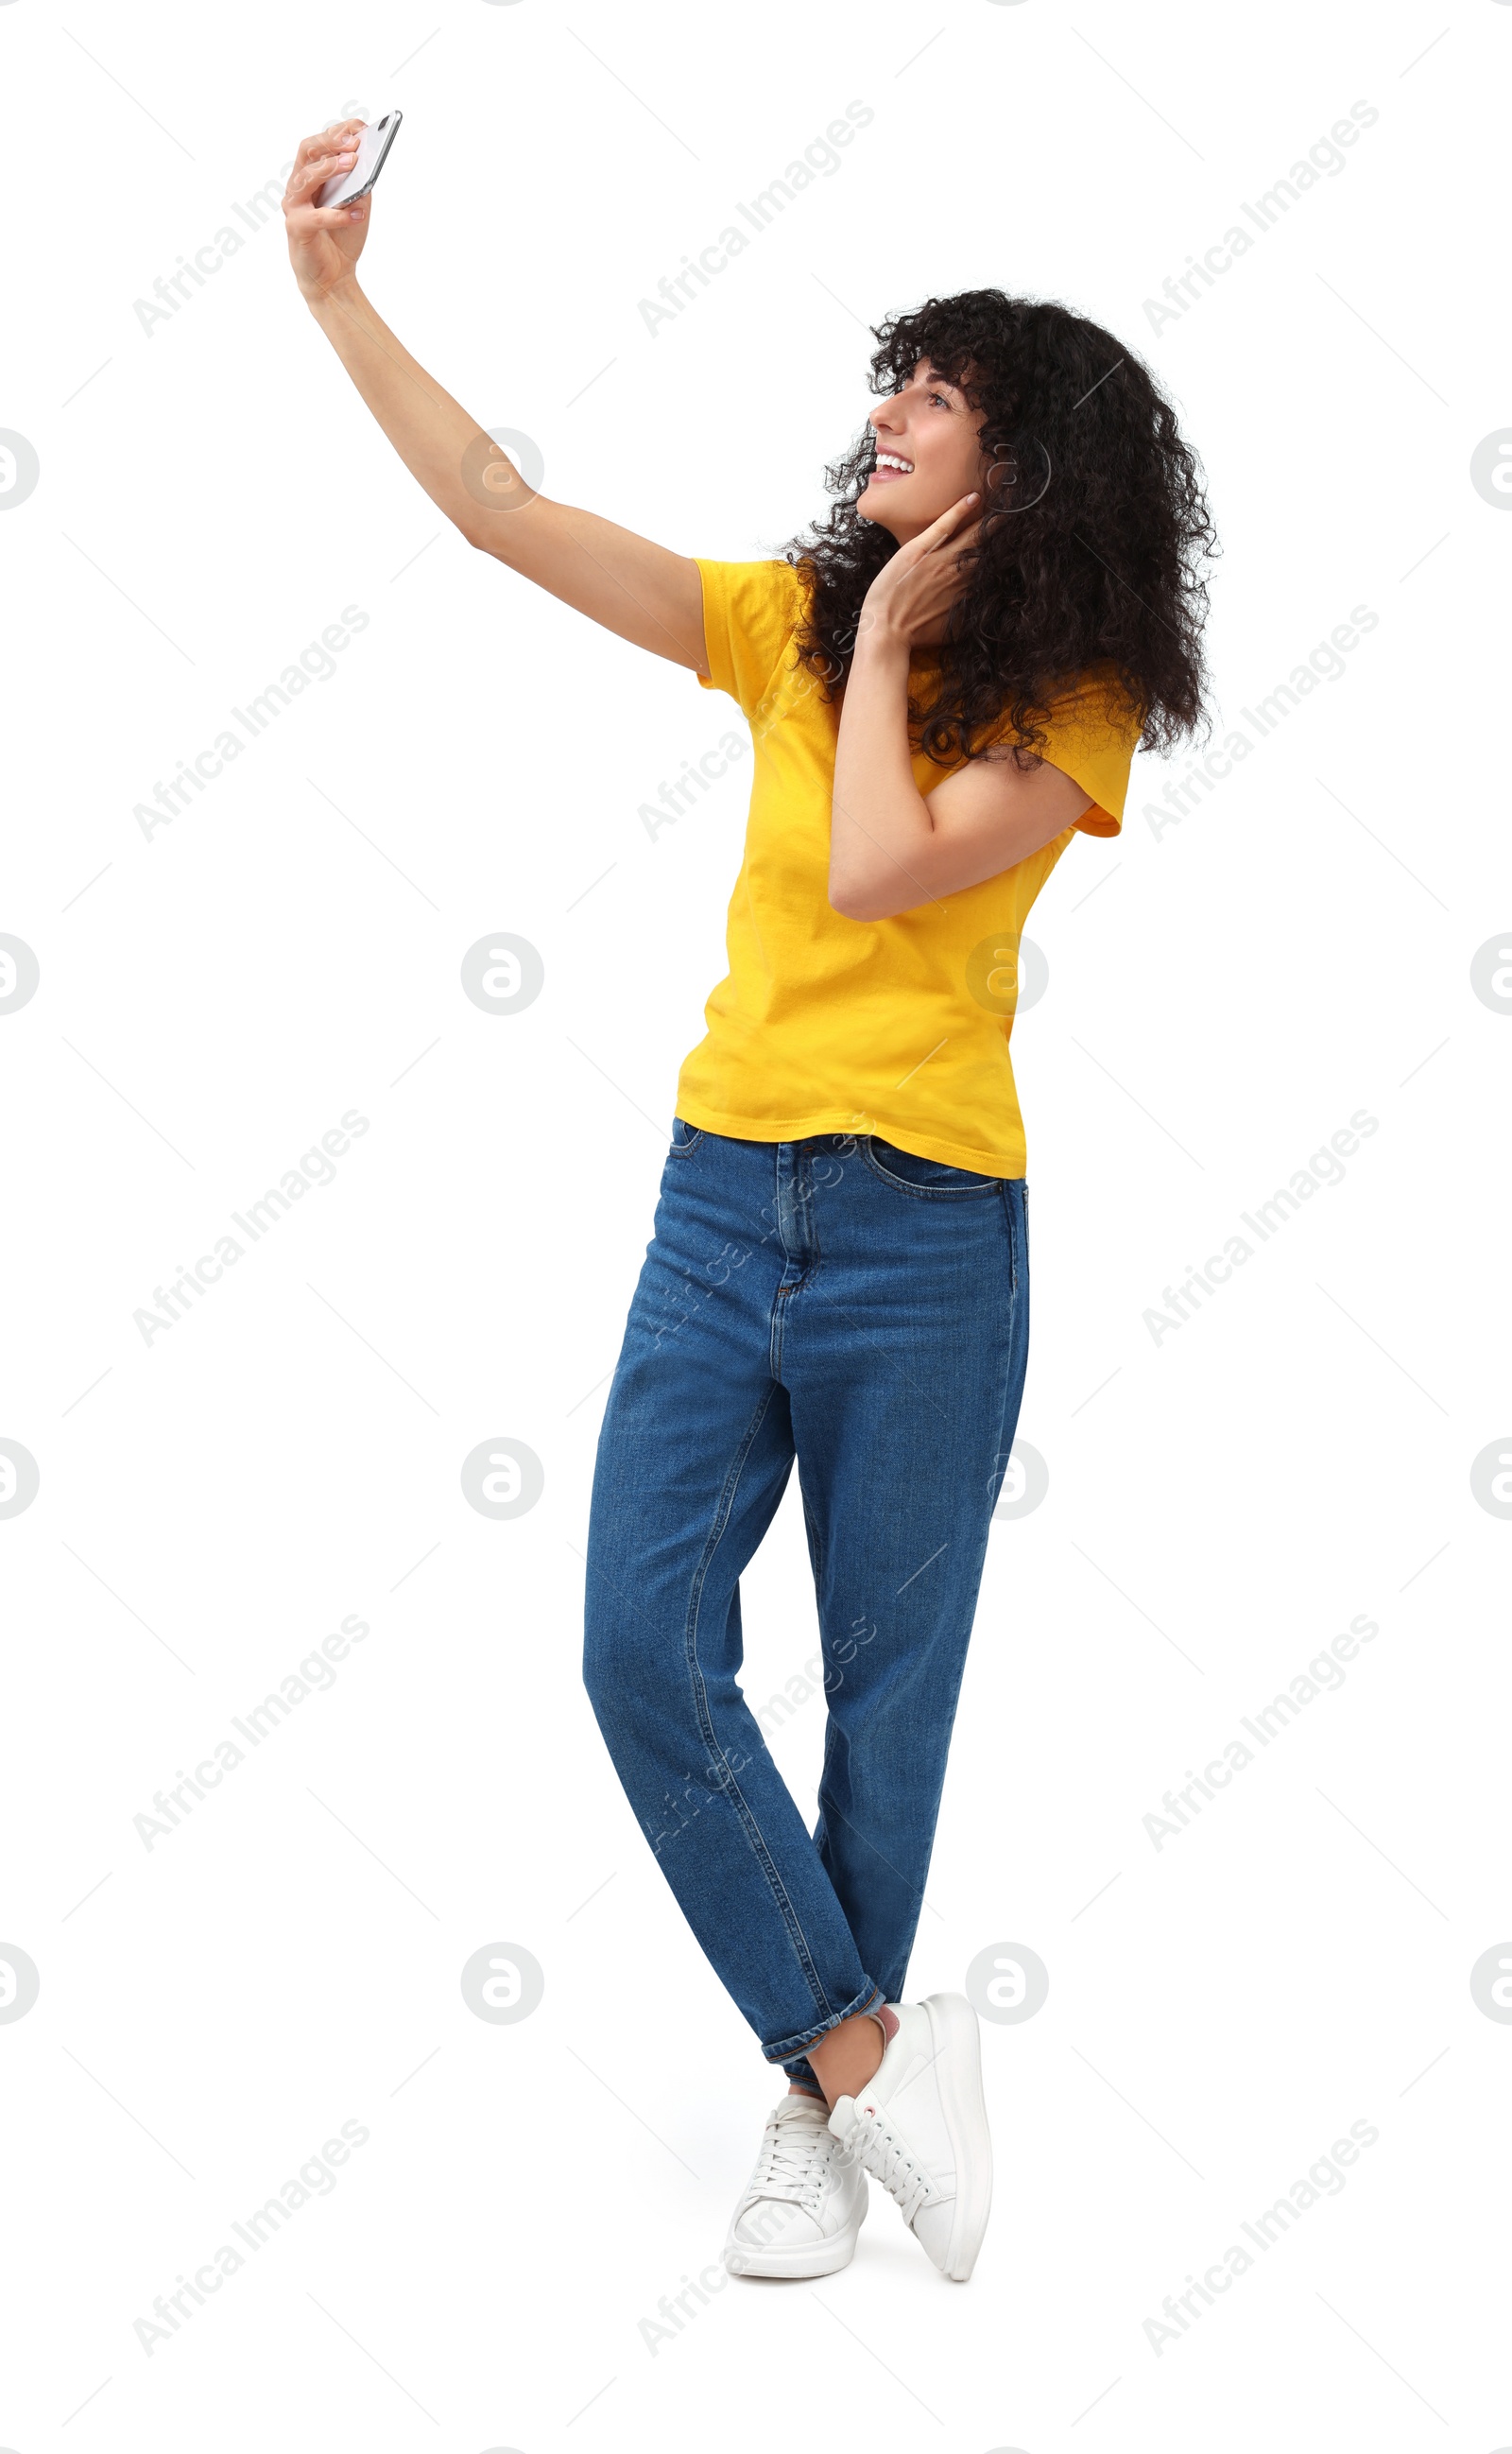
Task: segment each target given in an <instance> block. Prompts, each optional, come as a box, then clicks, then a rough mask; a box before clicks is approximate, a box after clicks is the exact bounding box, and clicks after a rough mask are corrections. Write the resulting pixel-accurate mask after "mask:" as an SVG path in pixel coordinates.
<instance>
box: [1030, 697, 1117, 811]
mask: <svg viewBox="0 0 1512 2454" xmlns="http://www.w3.org/2000/svg"><path fill="white" fill-rule="evenodd" d="M1141 731H1142V727H1141V724H1140V721H1139V717H1138V715H1137V714H1135V712H1134V710H1133V709H1132V708H1131V707H1130V706H1129V703H1128V701H1127V699H1126V698H1125V697H1124V694H1123V693H1122V692H1120V691H1119V690H1118V689H1117V688H1116V687H1115V686H1114V685H1112V684H1111V683H1108V682H1104V681H1100V680H1097V679H1094V678H1091V677H1088V678H1087V679H1085V680H1084V681H1083V682H1081V683H1079V684H1078V686H1077V688H1076V689H1075V690H1073V691H1068V692H1066V693H1065V694H1064V696H1062V697H1060V698H1057V699H1054V700H1052V701H1051V703H1050V706H1049V709H1048V711H1047V712H1046V714H1045V715H1044V741H1043V742H1042V743H1041V744H1040V745H1039V746H1040V754H1041V755H1042V756H1043V757H1044V758H1045V759H1047V760H1048V761H1049V763H1050V765H1051V766H1052V767H1059V768H1060V769H1061V771H1062V773H1063V774H1066V775H1069V776H1070V777H1071V779H1072V781H1073V782H1074V783H1077V784H1080V785H1081V787H1082V790H1083V791H1084V793H1090V794H1091V795H1092V807H1091V808H1090V809H1089V810H1084V812H1083V814H1082V815H1081V816H1080V817H1079V818H1077V819H1076V820H1075V821H1074V824H1075V826H1076V827H1078V828H1080V830H1081V832H1082V834H1083V835H1118V834H1119V833H1120V832H1121V831H1122V829H1123V825H1124V801H1125V799H1126V798H1127V795H1128V779H1129V768H1130V765H1131V763H1132V761H1133V757H1134V753H1135V751H1136V749H1137V748H1138V747H1139V738H1140V734H1141Z"/></svg>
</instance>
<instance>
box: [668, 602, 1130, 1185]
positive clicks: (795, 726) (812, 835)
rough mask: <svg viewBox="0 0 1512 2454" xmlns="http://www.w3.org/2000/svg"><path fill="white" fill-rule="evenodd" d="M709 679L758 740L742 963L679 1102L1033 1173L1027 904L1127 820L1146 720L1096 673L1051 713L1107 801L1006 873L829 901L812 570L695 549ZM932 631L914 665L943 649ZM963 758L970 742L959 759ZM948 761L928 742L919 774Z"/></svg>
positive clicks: (743, 1121) (729, 1122)
mask: <svg viewBox="0 0 1512 2454" xmlns="http://www.w3.org/2000/svg"><path fill="white" fill-rule="evenodd" d="M698 568H699V572H700V574H701V576H702V579H703V584H704V637H705V642H706V656H707V662H708V676H707V679H705V677H704V675H703V674H700V675H699V676H698V678H699V680H700V682H701V683H702V684H703V686H704V688H705V689H706V690H721V691H727V692H728V694H729V695H730V697H731V698H733V699H734V700H735V701H736V702H737V704H738V705H739V707H740V709H741V711H742V713H743V714H745V716H746V719H747V721H748V722H749V725H750V731H751V742H752V746H753V749H754V751H755V760H756V765H755V774H754V777H753V779H752V783H751V797H750V813H749V815H748V817H747V819H746V854H745V858H744V860H743V861H742V863H741V871H740V875H739V877H738V878H737V879H736V881H735V892H734V894H733V895H732V896H731V898H730V906H729V918H728V926H727V932H726V948H727V952H728V957H729V972H728V976H726V978H725V979H723V980H722V981H721V982H720V984H719V986H718V988H717V989H715V991H714V993H713V995H712V996H711V997H710V998H709V1000H708V1003H707V1005H706V1007H705V1009H704V1016H705V1020H706V1023H707V1025H708V1030H707V1034H706V1037H705V1038H704V1039H702V1040H701V1041H700V1043H699V1045H698V1046H697V1047H696V1048H695V1049H694V1050H693V1051H692V1054H691V1055H690V1056H688V1057H687V1059H686V1062H685V1064H684V1066H683V1070H682V1073H681V1075H680V1076H679V1079H678V1089H677V1113H678V1115H679V1116H685V1117H686V1119H687V1121H688V1123H689V1124H690V1125H700V1126H702V1127H703V1128H704V1129H705V1131H706V1132H708V1133H715V1134H728V1135H730V1136H733V1137H734V1139H736V1140H737V1141H797V1140H800V1139H802V1138H803V1136H806V1135H807V1134H824V1133H857V1134H868V1133H874V1134H876V1135H878V1136H880V1137H881V1138H882V1139H883V1140H884V1141H889V1142H893V1143H895V1144H896V1145H897V1147H898V1148H899V1149H900V1150H906V1151H912V1152H913V1153H915V1155H916V1156H917V1157H922V1158H933V1159H940V1160H943V1161H944V1162H945V1163H946V1164H947V1165H950V1166H955V1167H965V1168H971V1169H974V1170H975V1171H976V1172H977V1173H978V1174H979V1175H983V1176H1002V1177H1016V1176H1023V1175H1024V1174H1025V1145H1024V1124H1023V1120H1022V1118H1021V1116H1020V1114H1019V1101H1018V1094H1017V1092H1016V1090H1015V1088H1014V1081H1013V1064H1012V1059H1011V1058H1010V1056H1009V1054H1008V1036H1009V1034H1010V1032H1011V1031H1012V1028H1013V1010H1014V1005H1015V1002H1016V999H1017V994H1018V971H1017V965H1018V947H1019V939H1020V935H1021V934H1022V932H1023V928H1024V923H1025V917H1026V916H1027V914H1028V910H1029V906H1030V905H1031V904H1032V902H1033V901H1034V898H1035V896H1036V895H1038V893H1039V891H1040V889H1041V887H1042V886H1043V885H1044V881H1045V879H1046V878H1047V877H1048V876H1049V875H1050V872H1051V870H1052V869H1053V868H1054V867H1055V864H1056V862H1057V861H1058V860H1059V859H1060V857H1061V855H1062V853H1063V852H1064V850H1065V847H1066V845H1067V844H1068V843H1069V842H1070V840H1071V837H1072V835H1074V834H1075V833H1076V832H1077V830H1078V829H1080V830H1081V831H1082V832H1083V833H1084V834H1085V835H1117V834H1118V832H1119V830H1120V827H1121V826H1122V824H1123V815H1124V794H1125V792H1126V791H1127V788H1128V774H1129V761H1130V758H1131V756H1132V754H1133V751H1134V747H1135V744H1136V742H1137V741H1138V738H1139V732H1140V727H1139V724H1138V722H1137V721H1136V720H1135V718H1134V716H1133V715H1132V714H1131V713H1130V712H1129V711H1128V710H1127V708H1126V703H1124V702H1123V701H1121V700H1119V699H1118V698H1117V697H1116V696H1114V695H1112V694H1110V693H1109V691H1108V689H1107V688H1106V687H1105V686H1104V685H1103V684H1100V683H1099V682H1097V681H1095V680H1093V679H1091V678H1089V677H1086V676H1084V677H1083V680H1082V681H1081V682H1080V683H1079V685H1078V687H1077V689H1076V690H1075V691H1073V692H1072V693H1070V694H1067V695H1066V696H1065V697H1064V698H1063V699H1058V700H1057V701H1056V703H1055V705H1054V706H1053V707H1052V709H1051V710H1050V713H1049V714H1048V715H1047V716H1046V717H1045V718H1044V728H1045V736H1046V737H1045V740H1044V744H1043V750H1044V755H1045V757H1046V758H1048V759H1049V760H1050V762H1051V763H1052V764H1053V765H1055V766H1057V767H1060V768H1063V769H1064V772H1065V773H1066V774H1068V775H1070V776H1072V777H1073V778H1074V779H1075V781H1076V782H1077V783H1079V784H1080V785H1081V786H1082V788H1083V790H1084V792H1087V793H1089V794H1090V795H1091V796H1092V802H1093V807H1092V808H1091V809H1089V810H1087V811H1086V812H1085V813H1084V815H1082V816H1081V817H1080V818H1078V819H1077V821H1076V825H1075V826H1074V827H1067V828H1066V829H1065V830H1064V833H1062V834H1061V835H1057V836H1056V837H1055V838H1054V840H1053V841H1052V842H1050V843H1047V844H1045V845H1044V848H1043V849H1042V850H1041V851H1039V852H1037V853H1033V854H1031V855H1030V856H1029V858H1028V859H1027V860H1021V861H1020V862H1018V863H1017V865H1016V866H1015V867H1014V868H1012V869H1007V870H1005V871H1004V872H1003V874H1002V875H1001V876H998V877H991V878H987V879H985V881H984V883H983V884H981V885H980V886H972V887H967V888H965V890H964V891H963V892H962V893H960V894H957V895H950V896H948V897H947V898H944V899H943V900H942V902H931V903H923V904H921V905H920V907H919V909H918V910H917V911H913V912H900V913H898V914H896V915H894V916H893V917H892V918H891V919H887V920H847V919H846V918H844V917H843V915H841V914H840V913H838V912H836V911H835V910H834V909H833V907H832V906H831V904H830V901H829V821H830V802H831V795H832V794H833V790H834V781H835V744H836V738H837V735H838V732H839V725H840V709H839V706H838V705H826V702H825V698H824V695H823V693H822V689H821V685H820V683H819V680H818V677H817V676H816V675H815V674H813V673H812V672H811V671H810V670H809V668H808V667H807V666H806V665H804V664H802V663H800V662H799V660H798V657H797V654H796V651H795V649H794V648H793V645H792V639H793V633H794V630H795V628H796V626H797V623H798V620H799V618H800V615H801V613H802V609H803V591H804V582H803V580H802V578H801V577H800V574H799V573H798V572H797V571H796V570H795V569H794V568H793V566H792V565H791V564H789V563H786V562H706V561H703V560H700V561H699V565H698ZM930 661H931V659H930V652H928V651H923V652H918V651H916V653H915V656H914V659H913V670H914V672H915V674H916V675H923V674H925V673H926V672H927V670H928V669H929V664H930ZM957 763H958V764H959V763H960V762H957ZM951 772H952V770H950V769H949V768H944V767H941V766H938V765H936V763H935V762H934V761H933V760H932V759H930V758H928V757H926V756H925V755H924V754H923V753H920V754H916V755H915V757H914V761H913V773H914V781H915V782H916V784H917V785H918V787H919V790H920V792H921V793H925V794H926V793H928V792H930V791H931V790H932V789H933V788H934V786H935V785H937V784H940V783H942V782H943V781H944V780H945V775H946V774H949V773H951Z"/></svg>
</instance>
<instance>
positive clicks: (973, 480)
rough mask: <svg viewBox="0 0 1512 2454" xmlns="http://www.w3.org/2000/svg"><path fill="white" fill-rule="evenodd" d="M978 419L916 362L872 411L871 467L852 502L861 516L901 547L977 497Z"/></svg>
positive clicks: (980, 413) (953, 390) (980, 414)
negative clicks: (873, 455) (874, 442)
mask: <svg viewBox="0 0 1512 2454" xmlns="http://www.w3.org/2000/svg"><path fill="white" fill-rule="evenodd" d="M985 416H986V412H985V410H978V409H969V408H968V407H967V406H966V400H965V393H964V392H961V391H960V390H959V389H958V388H957V386H956V385H954V384H950V383H945V382H943V381H942V380H941V378H940V377H939V376H937V375H936V373H935V372H934V369H933V367H932V366H931V365H930V363H929V360H928V359H927V358H921V359H920V360H919V363H918V365H917V366H916V367H915V368H914V371H913V373H912V375H911V376H910V377H909V380H908V381H907V383H905V385H904V386H903V387H902V389H901V390H900V391H898V392H893V393H892V394H891V395H890V396H889V397H888V398H887V399H886V400H880V401H879V402H878V403H877V406H876V408H875V409H874V410H873V411H872V412H871V415H870V418H869V421H868V423H869V424H870V425H871V426H872V427H873V428H874V429H875V431H876V436H877V465H876V467H875V469H874V470H873V471H872V473H871V475H870V476H869V477H868V478H867V480H866V483H865V486H864V487H863V489H862V492H861V494H860V496H859V498H858V500H857V503H856V509H857V511H858V512H859V513H860V514H861V517H862V518H863V519H864V520H875V521H876V522H877V525H878V526H879V528H885V529H886V530H887V531H888V532H889V533H890V534H891V535H892V536H894V537H896V539H897V541H898V543H899V544H900V545H906V544H907V542H908V540H909V538H910V537H916V536H917V535H918V534H919V533H920V531H921V530H922V529H926V528H927V527H928V526H929V523H930V521H931V520H937V519H939V517H940V515H941V513H943V512H947V511H948V510H949V509H950V506H951V504H952V503H958V502H959V501H960V500H961V497H962V495H963V494H969V493H972V492H973V490H976V491H978V492H981V491H982V490H983V488H984V485H985V469H984V466H983V459H982V453H981V449H980V447H979V445H978V442H977V436H978V435H979V433H980V432H981V430H982V426H983V422H984V420H985ZM899 463H902V464H903V465H902V466H899V465H898V464H899Z"/></svg>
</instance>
